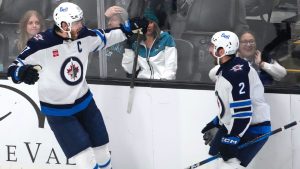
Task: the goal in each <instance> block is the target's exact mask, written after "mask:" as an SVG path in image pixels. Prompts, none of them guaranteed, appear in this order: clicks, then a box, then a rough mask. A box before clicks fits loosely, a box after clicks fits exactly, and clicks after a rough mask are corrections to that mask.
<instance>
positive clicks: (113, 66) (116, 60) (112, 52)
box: [104, 6, 128, 78]
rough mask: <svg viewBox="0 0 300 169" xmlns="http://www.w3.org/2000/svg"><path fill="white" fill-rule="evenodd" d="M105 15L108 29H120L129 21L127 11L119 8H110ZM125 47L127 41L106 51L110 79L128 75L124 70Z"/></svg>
mask: <svg viewBox="0 0 300 169" xmlns="http://www.w3.org/2000/svg"><path fill="white" fill-rule="evenodd" d="M104 15H105V16H106V17H107V18H108V23H107V27H108V28H109V29H111V28H116V27H120V24H124V22H125V21H126V20H128V13H127V11H126V10H125V9H124V8H122V7H119V6H112V7H109V8H108V9H107V10H106V11H105V13H104ZM124 45H126V41H123V42H120V43H117V44H115V45H113V46H110V47H108V48H107V49H106V53H105V55H106V56H107V76H108V77H117V78H124V77H126V73H125V71H124V69H123V68H122V65H121V63H122V56H123V53H124V52H125V50H124Z"/></svg>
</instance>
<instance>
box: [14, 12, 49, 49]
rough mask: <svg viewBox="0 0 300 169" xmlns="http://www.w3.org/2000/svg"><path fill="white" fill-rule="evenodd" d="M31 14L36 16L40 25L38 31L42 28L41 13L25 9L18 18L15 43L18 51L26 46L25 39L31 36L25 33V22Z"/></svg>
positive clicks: (43, 25)
mask: <svg viewBox="0 0 300 169" xmlns="http://www.w3.org/2000/svg"><path fill="white" fill-rule="evenodd" d="M31 16H36V17H37V18H38V20H39V22H40V25H41V27H40V31H42V30H44V27H45V23H44V19H43V17H42V16H41V14H40V13H39V12H37V11H35V10H29V11H27V12H26V13H25V14H24V16H23V17H22V19H21V20H20V24H19V29H20V35H19V40H18V43H17V48H18V51H19V52H21V51H22V50H23V49H24V48H25V47H26V44H27V41H28V40H29V39H30V38H31V36H30V35H29V34H28V33H27V23H28V21H29V19H30V17H31Z"/></svg>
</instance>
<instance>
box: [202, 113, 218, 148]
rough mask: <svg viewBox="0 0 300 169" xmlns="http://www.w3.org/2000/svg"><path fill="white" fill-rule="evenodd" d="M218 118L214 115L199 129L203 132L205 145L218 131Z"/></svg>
mask: <svg viewBox="0 0 300 169" xmlns="http://www.w3.org/2000/svg"><path fill="white" fill-rule="evenodd" d="M220 127H221V126H220V125H219V119H218V117H215V118H214V119H213V120H212V121H211V122H209V123H208V124H207V125H206V126H205V127H204V128H203V129H202V131H201V133H203V134H204V135H203V140H204V141H205V145H208V144H209V145H210V143H211V141H212V140H213V139H214V137H215V135H216V134H217V132H218V131H219V128H220Z"/></svg>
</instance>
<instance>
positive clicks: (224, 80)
mask: <svg viewBox="0 0 300 169" xmlns="http://www.w3.org/2000/svg"><path fill="white" fill-rule="evenodd" d="M215 94H216V97H217V101H218V106H219V113H218V117H219V120H220V123H221V124H224V125H225V127H226V128H227V130H228V134H230V135H234V136H240V137H242V136H243V135H244V133H245V132H246V130H247V129H248V127H249V126H250V125H253V124H258V123H262V122H264V121H270V107H269V105H268V104H267V103H266V102H265V99H264V87H263V85H262V83H261V80H260V79H259V77H258V74H257V72H256V71H255V70H254V69H253V68H252V67H251V66H250V65H249V63H248V62H247V61H245V60H243V59H241V58H239V57H233V58H231V59H230V60H229V61H227V62H226V63H224V64H222V65H221V66H220V68H219V70H218V72H217V81H216V87H215Z"/></svg>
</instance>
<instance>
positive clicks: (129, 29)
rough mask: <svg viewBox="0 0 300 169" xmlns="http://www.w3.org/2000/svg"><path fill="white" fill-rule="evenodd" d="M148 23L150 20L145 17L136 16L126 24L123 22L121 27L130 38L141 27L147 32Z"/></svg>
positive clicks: (143, 31)
mask: <svg viewBox="0 0 300 169" xmlns="http://www.w3.org/2000/svg"><path fill="white" fill-rule="evenodd" d="M148 24H149V21H148V20H147V19H146V18H145V17H143V18H139V17H135V18H131V19H129V20H128V21H126V22H125V24H121V25H120V28H121V30H122V31H123V32H124V33H125V35H126V36H127V38H128V37H131V36H132V35H133V34H134V33H137V30H139V29H140V30H141V31H142V33H143V34H145V33H146V32H147V27H148Z"/></svg>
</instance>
